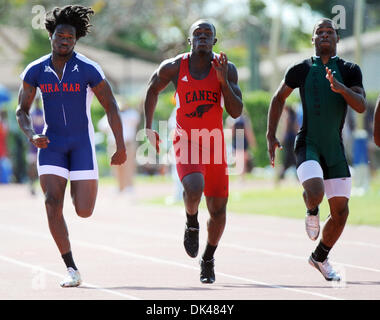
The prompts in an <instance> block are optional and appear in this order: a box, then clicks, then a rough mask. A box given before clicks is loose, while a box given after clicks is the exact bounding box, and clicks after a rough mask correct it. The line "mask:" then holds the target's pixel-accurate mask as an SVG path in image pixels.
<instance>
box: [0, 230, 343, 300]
mask: <svg viewBox="0 0 380 320" xmlns="http://www.w3.org/2000/svg"><path fill="white" fill-rule="evenodd" d="M2 227H3V226H2V225H0V228H2ZM20 229H23V230H20ZM7 230H8V231H13V232H20V233H22V234H24V235H29V236H34V237H39V238H43V239H46V238H47V235H45V234H41V233H38V232H31V231H28V230H25V229H24V228H17V227H11V226H8V227H7ZM71 242H72V243H73V244H75V245H79V246H83V247H87V248H92V249H95V250H103V251H107V252H110V253H113V254H117V255H123V256H128V257H133V258H137V259H143V260H147V261H150V262H154V263H159V264H167V265H172V266H177V267H181V268H186V269H192V270H199V268H196V267H194V266H190V265H187V264H183V263H179V262H176V261H171V260H165V259H159V258H155V257H152V256H145V255H141V254H136V253H133V252H128V251H125V250H121V249H117V248H113V247H109V246H106V245H102V244H93V243H88V242H85V241H78V240H76V241H71ZM0 257H1V256H0ZM33 267H35V266H33ZM215 273H216V274H217V275H219V276H223V277H226V278H230V279H234V280H240V281H244V282H250V283H253V284H257V285H261V286H266V287H269V288H277V289H281V290H286V291H291V292H296V293H299V294H308V295H312V296H316V297H320V298H324V299H330V300H344V299H342V298H338V297H334V296H330V295H325V294H321V293H317V292H313V291H307V290H300V289H294V288H289V287H286V286H280V285H274V284H271V283H267V282H262V281H256V280H253V279H249V278H243V277H240V276H235V275H230V274H227V273H222V272H215ZM54 274H55V273H54ZM60 276H61V275H60ZM97 288H99V290H106V291H107V292H109V293H114V294H116V293H117V294H120V293H118V292H114V291H112V290H107V289H103V288H100V287H98V286H97ZM136 299H137V298H136Z"/></svg>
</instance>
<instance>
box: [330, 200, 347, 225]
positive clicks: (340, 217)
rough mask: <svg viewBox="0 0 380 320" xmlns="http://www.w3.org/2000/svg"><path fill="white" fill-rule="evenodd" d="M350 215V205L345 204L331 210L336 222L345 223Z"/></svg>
mask: <svg viewBox="0 0 380 320" xmlns="http://www.w3.org/2000/svg"><path fill="white" fill-rule="evenodd" d="M348 215H349V209H348V205H344V206H342V207H340V208H337V209H335V210H334V211H332V212H331V216H332V218H333V220H334V221H335V223H337V224H339V225H345V224H346V221H347V218H348Z"/></svg>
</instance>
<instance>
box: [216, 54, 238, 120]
mask: <svg viewBox="0 0 380 320" xmlns="http://www.w3.org/2000/svg"><path fill="white" fill-rule="evenodd" d="M212 65H213V67H214V68H215V70H216V74H217V77H218V80H219V82H220V86H221V89H222V93H223V98H224V105H225V108H226V111H227V112H228V113H229V115H230V116H231V117H232V118H235V119H236V118H237V117H239V116H240V115H241V112H242V111H243V101H242V94H241V90H240V88H239V85H238V73H237V70H236V67H235V65H234V64H233V63H231V62H228V59H227V56H226V55H225V54H224V53H223V52H221V53H220V57H219V59H214V61H213V62H212Z"/></svg>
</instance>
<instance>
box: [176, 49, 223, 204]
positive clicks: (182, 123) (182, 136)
mask: <svg viewBox="0 0 380 320" xmlns="http://www.w3.org/2000/svg"><path fill="white" fill-rule="evenodd" d="M189 57H190V54H189V53H185V54H184V55H183V56H182V60H181V66H180V70H179V76H178V82H177V91H176V93H175V99H176V107H177V115H176V122H177V123H176V132H175V138H174V150H175V155H176V164H177V172H178V176H179V178H180V180H181V181H182V179H183V178H184V177H185V176H186V175H188V174H190V173H194V172H200V173H202V174H203V176H204V180H205V187H204V194H205V196H207V197H227V196H228V171H227V170H228V168H227V162H226V153H225V144H224V134H223V117H222V115H223V107H222V104H221V102H222V92H221V88H220V84H219V81H218V79H217V76H216V71H215V69H214V68H213V67H212V66H211V69H210V72H209V74H208V75H207V77H205V78H204V79H202V80H195V79H194V78H192V76H191V75H190V72H189Z"/></svg>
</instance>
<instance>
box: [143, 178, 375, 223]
mask: <svg viewBox="0 0 380 320" xmlns="http://www.w3.org/2000/svg"><path fill="white" fill-rule="evenodd" d="M236 179H237V178H236V177H231V184H230V198H229V202H228V211H230V212H235V213H241V214H260V215H268V216H279V217H287V218H296V219H304V215H305V205H304V202H303V198H302V187H301V185H299V184H298V183H297V182H296V181H295V180H294V179H293V180H291V181H289V182H283V183H281V184H279V185H278V186H276V187H274V185H273V183H271V181H268V178H262V177H255V176H253V175H250V176H248V177H247V179H246V181H245V182H244V185H245V187H244V188H240V183H239V182H238V181H237V180H236ZM138 181H139V183H157V184H158V185H159V184H160V183H170V181H171V180H170V178H169V177H140V178H138ZM249 185H252V188H250V187H249ZM147 203H150V204H158V205H172V206H179V207H183V203H182V202H177V203H168V202H167V201H166V199H165V198H162V197H153V198H147ZM349 206H350V215H349V218H348V223H349V224H356V225H359V224H361V225H372V226H380V174H379V173H377V174H376V175H375V176H373V177H372V180H371V185H370V188H369V190H368V191H367V192H366V193H365V194H364V195H362V196H355V195H352V197H351V199H350V202H349ZM201 208H206V204H205V201H204V199H203V200H202V202H201ZM320 208H321V220H324V219H325V218H326V217H327V216H328V214H329V209H328V202H327V200H326V199H324V200H323V202H322V204H321V207H320Z"/></svg>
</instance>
